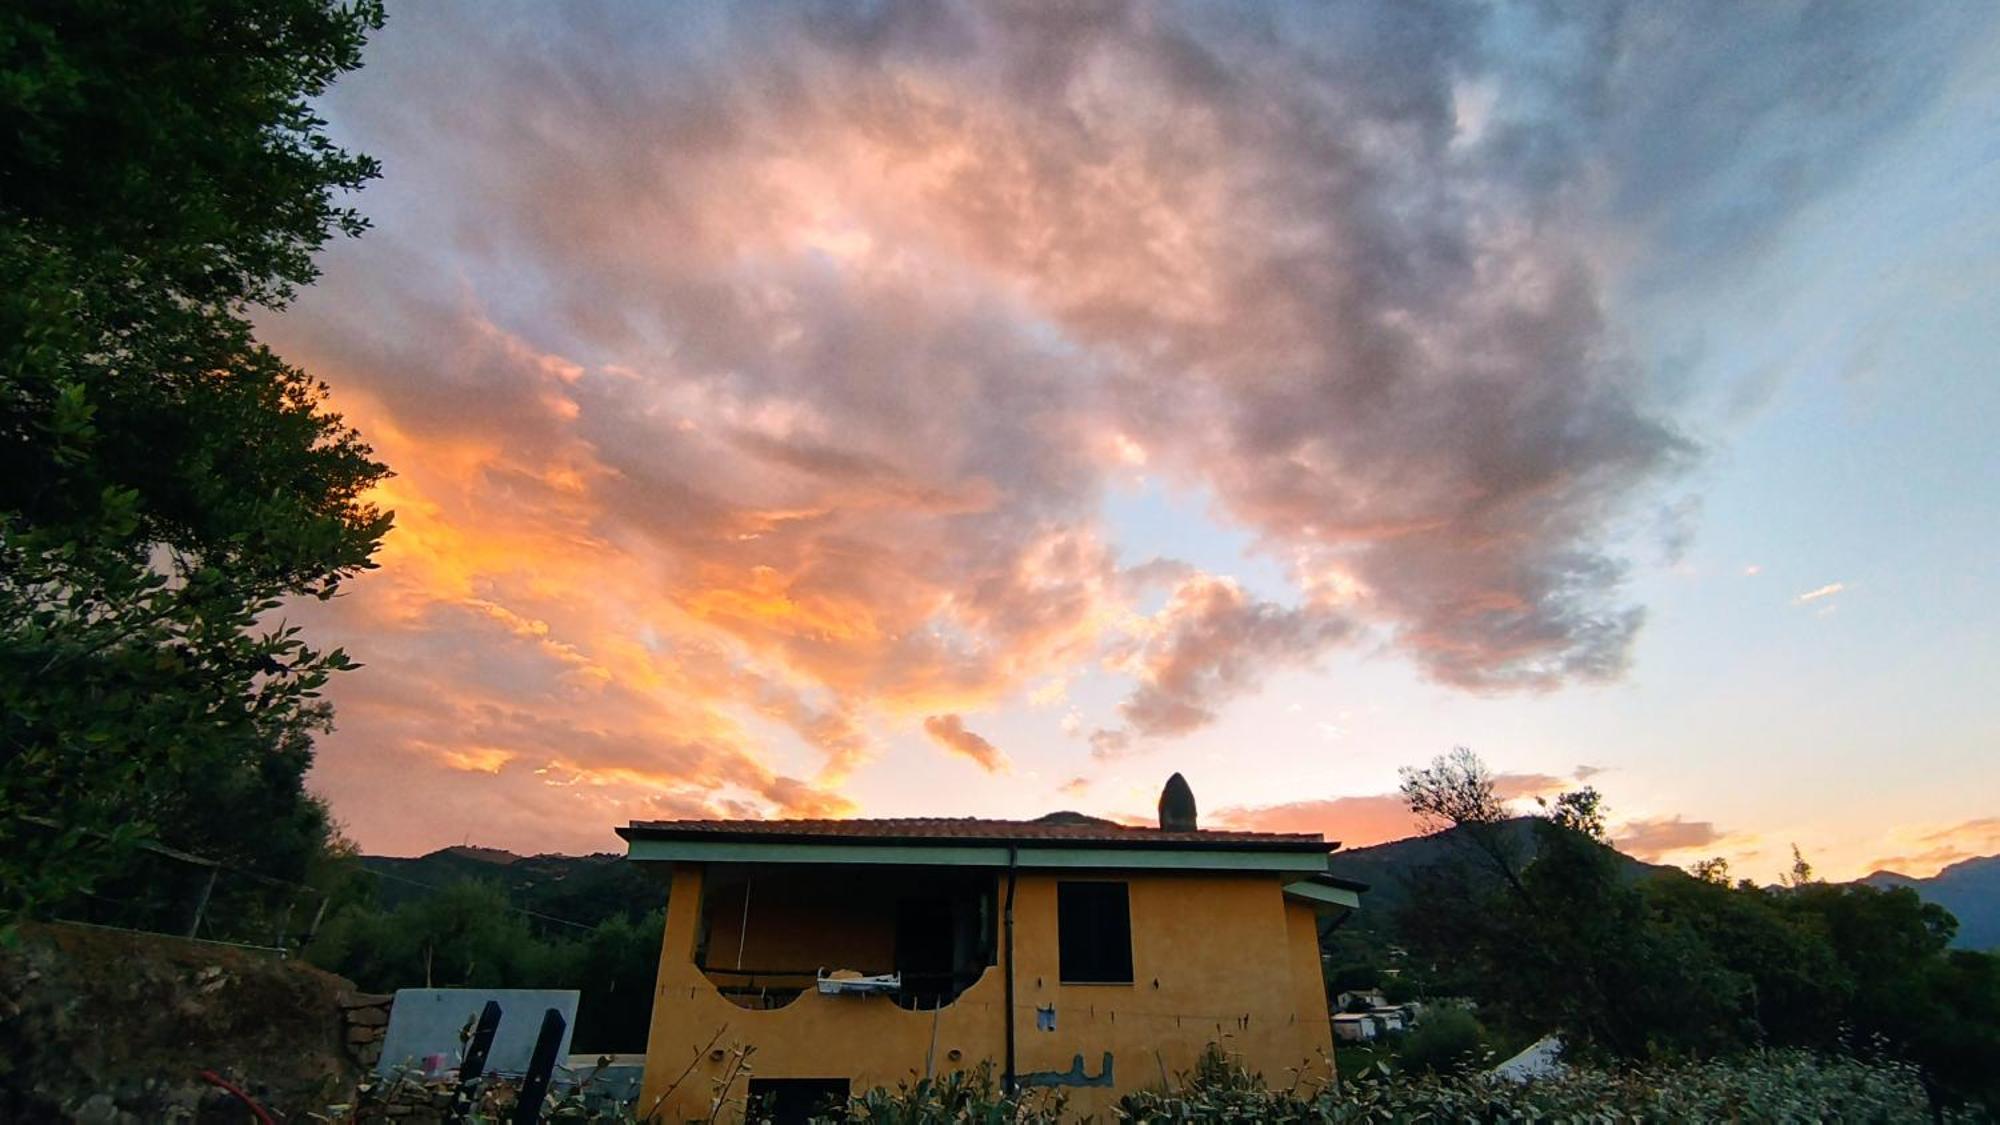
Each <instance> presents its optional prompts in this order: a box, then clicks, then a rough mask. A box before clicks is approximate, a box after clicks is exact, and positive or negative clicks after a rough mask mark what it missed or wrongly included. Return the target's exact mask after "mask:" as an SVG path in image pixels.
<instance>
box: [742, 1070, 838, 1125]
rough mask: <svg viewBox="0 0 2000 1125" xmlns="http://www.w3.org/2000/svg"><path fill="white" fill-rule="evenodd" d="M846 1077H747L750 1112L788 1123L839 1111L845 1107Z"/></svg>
mask: <svg viewBox="0 0 2000 1125" xmlns="http://www.w3.org/2000/svg"><path fill="white" fill-rule="evenodd" d="M846 1102H847V1079H845V1078H752V1079H751V1080H750V1108H751V1111H752V1112H753V1113H762V1114H763V1115H764V1116H762V1117H761V1118H759V1120H763V1121H770V1122H772V1123H773V1125H792V1123H793V1122H798V1123H799V1125H805V1123H806V1122H809V1121H812V1120H814V1119H815V1118H819V1117H823V1116H826V1115H828V1114H832V1115H835V1116H838V1115H840V1114H841V1113H842V1112H843V1111H844V1110H845V1109H846Z"/></svg>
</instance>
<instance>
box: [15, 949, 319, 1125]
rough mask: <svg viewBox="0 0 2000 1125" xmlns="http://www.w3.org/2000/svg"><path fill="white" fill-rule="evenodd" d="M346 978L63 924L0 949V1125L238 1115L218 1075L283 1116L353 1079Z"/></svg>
mask: <svg viewBox="0 0 2000 1125" xmlns="http://www.w3.org/2000/svg"><path fill="white" fill-rule="evenodd" d="M353 992H354V986H353V985H351V984H350V983H348V982H347V981H346V980H343V979H342V978H340V977H337V976H334V975H333V974H331V973H327V972H322V971H321V970H319V969H315V968H313V967H311V966H309V965H306V964H304V963H302V962H299V961H293V960H281V959H279V958H278V957H276V956H275V955H273V954H270V953H263V952H259V951H255V950H247V949H239V948H233V947H229V946H222V945H215V944H209V943H203V942H193V941H184V940H181V939H178V938H171V937H164V936H160V935H151V934H132V933H126V932H120V931H108V930H98V929H89V928H85V927H79V926H68V925H24V926H22V927H21V928H20V929H19V930H18V931H17V932H16V933H15V934H14V935H13V938H12V940H11V942H8V943H7V944H4V945H0V1120H5V1121H82V1122H93V1123H94V1122H104V1123H114V1122H115V1123H119V1125H124V1123H126V1122H147V1123H151V1122H166V1121H200V1122H236V1121H249V1120H254V1118H252V1117H251V1116H250V1114H249V1111H248V1109H247V1108H245V1107H244V1106H243V1104H242V1103H241V1102H240V1101H237V1100H235V1099H234V1098H232V1097H230V1096H229V1095H227V1094H224V1093H222V1092H221V1091H220V1090H218V1089H217V1088H216V1087H214V1086H213V1085H211V1084H209V1083H207V1082H205V1081H203V1080H202V1079H201V1078H200V1077H199V1075H200V1072H202V1071H204V1070H210V1071H214V1072H216V1073H217V1074H219V1075H221V1076H222V1077H224V1078H226V1079H228V1080H229V1081H231V1082H232V1083H234V1084H235V1085H237V1086H238V1087H239V1088H241V1089H243V1090H244V1091H245V1092H247V1093H248V1094H249V1095H250V1096H251V1097H253V1098H255V1099H256V1100H257V1101H258V1102H260V1103H261V1104H262V1105H264V1106H265V1107H267V1108H268V1109H270V1110H272V1111H273V1113H274V1116H277V1117H278V1119H279V1120H287V1119H294V1118H297V1119H304V1115H305V1114H307V1113H313V1112H324V1111H325V1108H326V1106H327V1105H328V1104H329V1103H332V1102H337V1101H339V1100H341V1098H342V1096H343V1094H344V1092H346V1091H349V1090H351V1089H352V1088H353V1084H354V1080H355V1078H356V1072H355V1067H354V1064H353V1062H352V1061H351V1060H350V1059H349V1058H348V1056H347V1054H346V1051H345V1050H344V1048H343V1035H344V1030H343V1027H342V1022H341V1009H340V1000H341V998H342V997H343V996H344V995H349V994H352V993H353Z"/></svg>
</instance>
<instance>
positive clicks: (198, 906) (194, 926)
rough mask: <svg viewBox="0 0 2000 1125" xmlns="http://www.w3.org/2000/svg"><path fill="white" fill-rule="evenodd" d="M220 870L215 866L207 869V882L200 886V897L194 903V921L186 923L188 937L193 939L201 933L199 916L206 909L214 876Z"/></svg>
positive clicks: (213, 886)
mask: <svg viewBox="0 0 2000 1125" xmlns="http://www.w3.org/2000/svg"><path fill="white" fill-rule="evenodd" d="M221 870H222V868H220V867H215V866H211V867H210V868H209V869H208V882H206V883H203V884H202V885H201V897H200V898H198V899H196V900H195V902H194V921H192V922H189V923H188V936H189V937H194V936H195V935H196V934H197V933H199V932H200V931H201V915H202V912H203V911H205V910H207V909H208V896H209V895H210V894H211V893H213V892H214V890H215V876H216V873H217V872H219V871H221Z"/></svg>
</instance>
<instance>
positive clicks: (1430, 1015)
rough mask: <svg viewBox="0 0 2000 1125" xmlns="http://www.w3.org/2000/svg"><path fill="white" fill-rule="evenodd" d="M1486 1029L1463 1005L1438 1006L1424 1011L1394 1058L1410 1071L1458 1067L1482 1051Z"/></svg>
mask: <svg viewBox="0 0 2000 1125" xmlns="http://www.w3.org/2000/svg"><path fill="white" fill-rule="evenodd" d="M1485 1047H1486V1030H1485V1029H1484V1028H1482V1027H1480V1026H1479V1021H1478V1020H1476V1019H1473V1018H1472V1013H1471V1012H1468V1011H1466V1010H1465V1009H1464V1008H1453V1007H1441V1008H1434V1009H1432V1010H1431V1011H1429V1012H1427V1013H1425V1015H1424V1017H1423V1019H1422V1020H1421V1021H1419V1022H1418V1023H1417V1026H1416V1029H1415V1030H1413V1031H1411V1032H1410V1033H1409V1035H1408V1036H1406V1037H1405V1038H1404V1039H1403V1050H1402V1053H1401V1054H1400V1055H1398V1056H1397V1061H1398V1062H1399V1063H1400V1064H1401V1065H1402V1067H1403V1069H1405V1070H1407V1071H1410V1072H1411V1073H1413V1074H1428V1073H1430V1072H1432V1071H1440V1070H1458V1069H1460V1068H1462V1067H1465V1066H1466V1065H1468V1064H1471V1063H1474V1062H1477V1061H1479V1060H1480V1058H1481V1057H1482V1056H1483V1055H1484V1054H1485Z"/></svg>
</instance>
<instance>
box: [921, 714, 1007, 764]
mask: <svg viewBox="0 0 2000 1125" xmlns="http://www.w3.org/2000/svg"><path fill="white" fill-rule="evenodd" d="M924 733H925V734H928V735H930V736H931V740H932V741H933V742H936V743H937V744H938V745H939V746H942V747H944V748H945V749H947V750H949V751H951V752H952V753H954V754H959V755H962V756H964V757H966V758H970V759H972V761H973V762H974V763H975V764H977V765H978V766H979V768H980V769H983V770H985V771H986V772H987V773H997V772H999V771H1000V770H1003V769H1006V768H1007V755H1005V754H1002V753H1001V752H1000V750H999V748H998V747H996V746H994V745H993V744H992V743H991V742H988V741H986V740H985V739H984V738H981V737H980V736H978V735H976V734H974V733H972V732H971V731H969V730H967V729H965V720H963V719H961V718H959V717H958V716H957V715H932V716H930V717H929V718H927V719H925V720H924Z"/></svg>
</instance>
